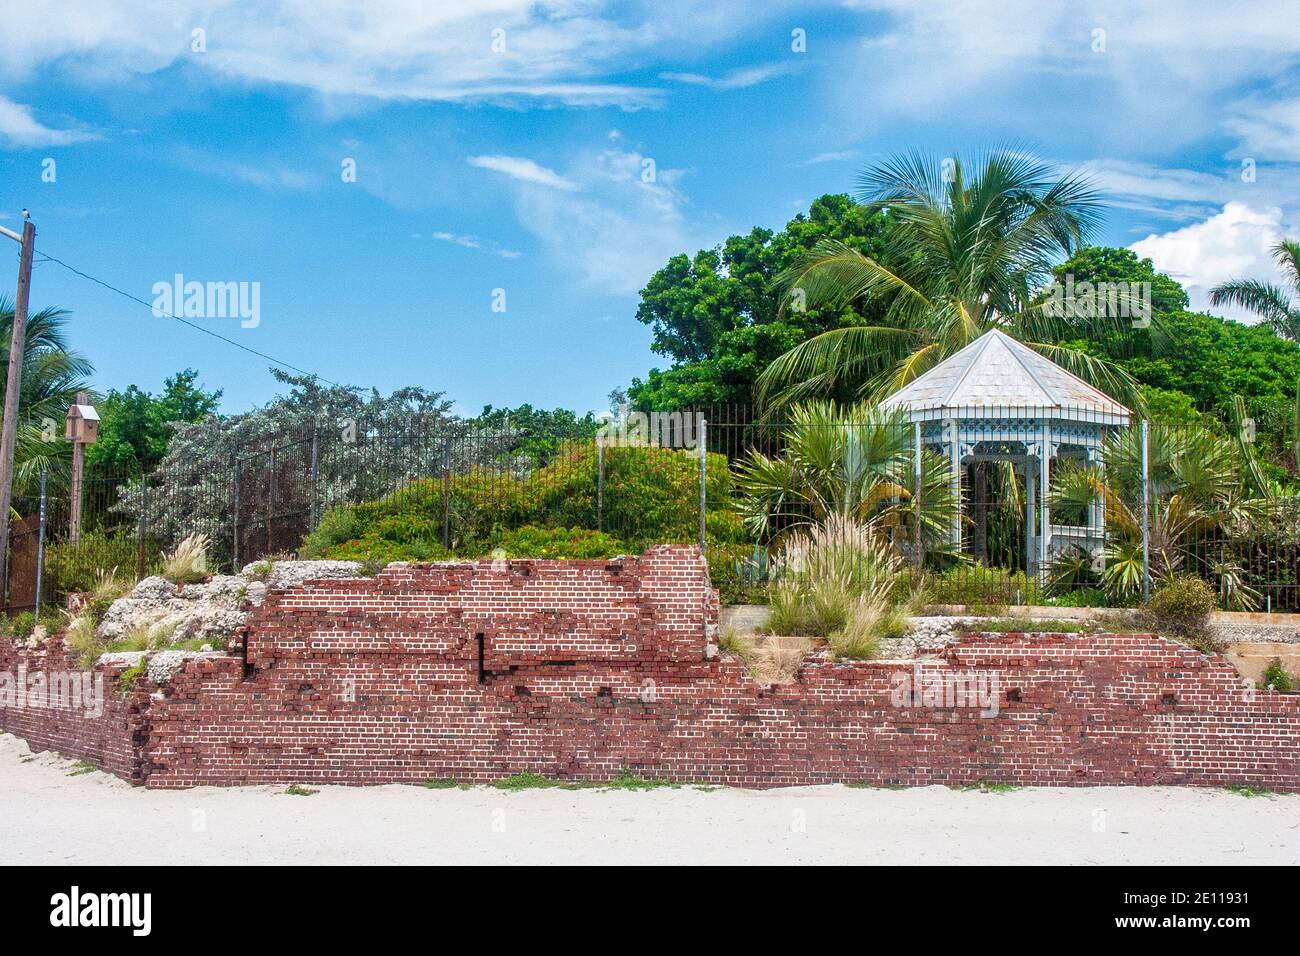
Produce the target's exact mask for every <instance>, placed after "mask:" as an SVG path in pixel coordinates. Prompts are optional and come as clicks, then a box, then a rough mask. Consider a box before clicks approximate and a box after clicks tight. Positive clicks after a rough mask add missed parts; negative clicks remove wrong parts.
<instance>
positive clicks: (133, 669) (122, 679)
mask: <svg viewBox="0 0 1300 956" xmlns="http://www.w3.org/2000/svg"><path fill="white" fill-rule="evenodd" d="M148 670H149V662H148V661H147V660H145V659H144V658H141V659H140V660H139V661H138V662H136V663H135V664H133V665H132V666H130V667H128V668H127V669H126V670H124V671H122V673H120V674H118V675H117V687H118V689H119V690H120V691H122V693H124V694H125V693H127V692H129V691H131V690H134V689H135V684H136V681H138V680H139V679H140V678H141V677H143V676H144V675H145V674H146V673H147V672H148Z"/></svg>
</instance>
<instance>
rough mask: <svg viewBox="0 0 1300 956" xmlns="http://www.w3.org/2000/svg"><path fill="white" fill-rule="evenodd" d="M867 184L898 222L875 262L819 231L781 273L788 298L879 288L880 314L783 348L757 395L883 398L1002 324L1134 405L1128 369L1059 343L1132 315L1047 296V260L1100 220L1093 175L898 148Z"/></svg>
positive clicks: (830, 300) (863, 195)
mask: <svg viewBox="0 0 1300 956" xmlns="http://www.w3.org/2000/svg"><path fill="white" fill-rule="evenodd" d="M859 185H860V201H861V202H863V203H865V204H867V205H868V206H869V207H870V208H872V209H873V210H883V211H884V212H885V213H886V214H887V215H888V216H889V218H890V219H892V220H893V222H894V226H893V228H892V229H891V230H890V233H889V237H888V240H887V242H888V251H887V253H886V254H885V255H884V256H882V257H881V259H880V260H876V259H873V258H871V257H869V256H866V255H863V254H862V253H860V252H858V251H856V250H854V249H851V248H850V247H848V246H846V245H844V244H843V243H839V242H836V241H833V240H822V241H821V242H819V243H818V244H817V245H816V246H815V247H814V248H813V250H812V252H811V253H810V254H809V255H808V256H807V257H806V258H805V259H803V260H802V261H801V262H799V263H798V264H797V265H796V266H794V267H792V268H791V269H789V270H787V271H786V272H784V273H782V274H781V275H780V276H778V278H777V280H776V281H777V284H778V286H780V287H781V288H782V289H783V302H784V306H783V307H784V308H787V309H788V308H796V309H797V308H802V307H804V306H805V305H808V304H817V305H830V306H835V307H843V306H846V305H848V304H850V303H853V302H855V301H857V300H859V299H862V298H867V297H879V298H881V299H883V300H884V301H885V302H887V310H886V318H885V321H884V323H883V324H880V325H872V326H863V325H855V326H849V327H846V328H840V329H833V330H831V331H828V332H823V333H822V334H820V335H817V336H814V337H813V338H811V339H809V340H807V341H806V342H803V343H801V344H800V345H798V346H796V347H795V348H793V349H791V350H790V351H788V352H786V353H785V354H784V355H782V356H780V357H779V358H778V359H777V360H776V361H774V362H773V363H772V364H771V365H770V366H768V368H767V369H766V370H765V371H764V372H763V373H762V375H761V376H760V377H759V379H758V383H757V397H758V399H759V401H760V402H762V403H764V404H769V403H775V404H782V403H785V402H789V401H794V400H799V399H802V398H806V397H808V396H814V395H826V394H836V393H844V392H845V391H851V392H853V393H855V394H857V395H859V396H862V397H866V398H879V397H881V396H883V395H884V394H887V393H889V392H892V391H894V390H896V389H898V388H900V387H901V386H903V385H905V384H907V383H908V382H910V381H911V380H912V379H914V378H916V377H917V376H919V375H921V374H922V373H923V372H925V371H926V370H927V369H930V368H933V367H934V366H935V365H937V364H938V363H939V362H941V361H943V360H944V359H945V358H947V357H948V356H950V355H952V354H953V353H954V352H956V351H958V350H959V349H961V348H962V347H964V346H966V345H968V344H969V343H970V342H971V341H973V340H974V339H976V338H978V337H979V336H980V335H982V334H984V333H985V332H987V331H989V330H990V329H994V328H997V329H1001V330H1003V331H1004V332H1006V333H1007V334H1009V335H1013V336H1015V337H1016V338H1018V339H1020V340H1021V341H1023V342H1025V343H1026V344H1027V345H1030V346H1031V347H1033V348H1034V349H1037V350H1038V351H1039V352H1041V353H1042V354H1043V355H1045V356H1047V357H1048V358H1049V359H1051V360H1052V361H1054V362H1057V363H1058V364H1060V365H1062V366H1064V367H1065V368H1066V369H1068V370H1069V371H1071V372H1073V373H1074V374H1076V375H1078V376H1079V377H1080V378H1083V379H1084V380H1086V381H1088V382H1090V383H1092V384H1093V385H1095V386H1097V387H1098V388H1101V389H1102V390H1104V391H1106V392H1108V393H1110V394H1111V395H1113V396H1114V397H1116V398H1117V399H1119V400H1120V401H1123V402H1126V403H1128V404H1129V405H1130V407H1134V403H1136V402H1137V389H1136V384H1135V382H1134V381H1133V379H1132V378H1131V377H1130V376H1129V375H1128V374H1127V373H1126V372H1124V371H1123V370H1122V369H1120V368H1119V367H1117V366H1115V365H1114V364H1112V363H1110V362H1107V361H1105V360H1102V359H1099V358H1096V357H1094V356H1090V355H1088V354H1086V353H1084V352H1082V351H1079V350H1077V349H1074V348H1070V347H1067V346H1062V345H1058V344H1054V343H1056V342H1058V341H1060V340H1062V339H1066V338H1070V339H1077V338H1081V337H1084V336H1085V335H1087V334H1089V333H1090V332H1093V331H1100V330H1102V329H1106V330H1110V329H1115V328H1120V327H1124V328H1127V327H1129V325H1130V322H1131V318H1130V317H1122V316H1120V315H1113V314H1101V315H1097V314H1094V313H1096V312H1102V313H1108V312H1117V311H1119V310H1108V309H1100V310H1099V309H1095V308H1094V309H1080V308H1074V305H1073V303H1066V305H1068V306H1069V307H1067V308H1064V309H1062V308H1059V306H1061V305H1062V304H1063V303H1062V301H1061V300H1060V299H1051V298H1049V297H1047V296H1045V295H1044V288H1045V286H1046V284H1047V283H1048V282H1050V281H1051V279H1052V267H1053V266H1054V265H1055V264H1056V263H1057V262H1058V261H1059V260H1060V259H1061V258H1063V257H1065V256H1068V255H1069V254H1070V253H1071V251H1072V250H1074V249H1075V248H1076V247H1077V246H1079V245H1081V244H1082V243H1083V242H1084V240H1085V239H1086V238H1087V236H1088V234H1089V233H1090V232H1091V230H1092V229H1093V227H1094V226H1095V225H1096V223H1097V221H1098V218H1099V215H1100V207H1099V203H1098V197H1097V193H1096V192H1095V191H1094V189H1093V188H1092V186H1091V185H1090V184H1089V183H1088V181H1087V180H1085V179H1083V178H1082V177H1079V176H1075V175H1065V176H1058V175H1057V174H1056V172H1055V171H1054V170H1053V169H1052V168H1051V167H1050V166H1048V165H1047V164H1045V163H1042V162H1040V161H1038V160H1035V159H1033V158H1030V157H1027V156H1025V155H1023V154H1021V153H1018V152H1014V151H1011V150H1006V149H1000V150H994V151H992V152H990V153H989V154H987V155H986V156H984V157H983V158H982V160H981V161H980V162H979V164H978V166H977V168H975V169H974V171H973V173H971V172H970V171H968V169H967V167H966V165H965V164H964V163H963V162H962V161H961V160H960V159H949V160H942V161H941V160H936V159H934V158H926V157H923V156H921V155H919V154H908V155H900V156H896V157H894V158H892V159H889V160H886V161H885V162H883V163H881V164H880V165H877V166H874V167H872V168H870V169H868V170H866V172H864V173H863V174H862V176H861V178H860V180H859ZM1123 304H1125V305H1130V304H1131V303H1129V302H1125V303H1123ZM1053 306H1057V307H1053Z"/></svg>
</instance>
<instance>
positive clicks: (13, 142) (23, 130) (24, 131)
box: [0, 96, 99, 148]
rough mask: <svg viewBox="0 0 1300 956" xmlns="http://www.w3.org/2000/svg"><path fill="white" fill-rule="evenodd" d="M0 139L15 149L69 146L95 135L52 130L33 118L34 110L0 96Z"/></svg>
mask: <svg viewBox="0 0 1300 956" xmlns="http://www.w3.org/2000/svg"><path fill="white" fill-rule="evenodd" d="M0 137H3V138H4V140H5V142H6V143H7V144H8V145H9V146H13V147H18V148H22V147H32V148H36V147H41V146H67V145H69V144H71V143H80V142H84V141H85V140H88V139H98V138H99V137H98V136H97V135H95V134H94V133H87V132H82V131H79V130H61V129H50V127H48V126H45V125H43V124H42V123H40V122H39V121H38V120H37V119H36V118H35V117H34V116H32V108H31V107H30V106H24V105H23V104H22V103H15V102H14V101H13V100H11V99H9V98H8V97H5V96H0Z"/></svg>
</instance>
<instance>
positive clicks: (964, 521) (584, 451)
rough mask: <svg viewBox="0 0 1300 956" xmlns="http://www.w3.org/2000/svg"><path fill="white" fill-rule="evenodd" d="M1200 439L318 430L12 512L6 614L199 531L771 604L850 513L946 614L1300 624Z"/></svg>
mask: <svg viewBox="0 0 1300 956" xmlns="http://www.w3.org/2000/svg"><path fill="white" fill-rule="evenodd" d="M1143 436H1145V440H1144V439H1143ZM1196 441H1199V442H1201V445H1197V444H1196V443H1195V442H1193V441H1192V440H1191V438H1190V437H1188V436H1181V435H1179V434H1177V433H1176V432H1173V431H1171V430H1169V429H1163V428H1159V429H1156V430H1154V431H1150V432H1149V431H1148V430H1147V429H1146V427H1145V426H1143V425H1142V424H1140V423H1129V424H1125V423H1123V422H1121V421H1119V420H1118V419H1116V418H1115V417H1114V416H1112V415H1106V414H1101V413H1098V412H1097V411H1096V410H1095V409H1072V410H1063V409H1059V408H1053V409H1028V408H1023V407H1022V408H1013V407H1008V408H1003V409H999V408H987V407H984V408H980V409H961V410H953V409H935V410H934V414H928V413H922V414H917V413H916V412H915V410H914V411H913V413H912V415H911V416H910V419H907V420H903V419H900V418H899V417H897V416H894V417H889V416H886V415H884V414H883V413H882V414H872V415H868V416H864V417H862V418H861V420H858V419H852V420H847V421H846V420H845V419H844V418H843V416H842V415H841V416H840V417H839V418H834V419H827V418H825V417H821V418H819V417H817V416H815V415H811V416H810V415H806V414H801V413H795V414H789V415H785V414H783V415H780V416H775V415H772V416H761V415H757V414H755V412H754V411H753V409H751V408H749V407H747V406H724V407H713V408H709V409H706V410H692V411H686V412H673V413H650V414H642V413H636V412H633V413H625V414H623V415H621V416H619V417H618V418H617V419H615V420H613V421H611V422H609V423H606V424H605V425H604V426H602V427H601V428H600V429H599V431H598V432H597V433H596V434H595V435H593V434H592V432H591V429H590V428H589V427H588V428H585V429H584V428H582V427H581V426H575V427H574V430H573V431H572V433H569V434H547V435H537V434H533V433H530V432H528V431H524V430H512V429H510V428H508V427H507V428H502V429H492V430H481V429H475V428H473V427H471V426H470V425H468V424H466V423H464V422H448V421H445V420H437V421H433V422H429V421H425V420H422V419H419V418H416V417H412V418H410V419H386V420H384V421H380V422H374V423H352V422H347V423H333V422H319V423H317V424H316V425H315V426H313V427H309V428H305V429H300V430H298V431H295V432H294V433H291V434H284V435H278V436H274V437H271V438H268V439H265V440H262V441H259V442H257V443H256V444H253V445H250V446H249V447H241V448H239V449H237V450H236V451H235V452H234V453H232V454H229V455H228V456H226V457H224V458H221V459H211V458H209V459H197V458H196V459H194V460H181V461H175V460H173V461H169V462H168V463H166V464H165V465H164V466H163V467H160V468H158V469H155V470H154V471H152V472H150V473H148V474H141V473H140V472H139V471H138V470H135V469H131V468H121V467H116V468H114V467H103V466H95V465H89V466H88V467H87V472H86V476H85V480H84V488H83V502H82V515H83V518H82V524H81V527H80V528H79V529H77V530H76V532H75V534H74V529H73V528H72V527H71V525H70V510H71V509H70V507H69V504H70V503H69V500H68V492H67V490H66V488H54V487H47V488H46V491H45V494H44V495H41V494H38V493H31V494H27V495H24V496H21V497H19V498H17V499H15V504H14V507H15V509H16V510H17V512H18V515H19V517H20V518H21V520H18V519H15V522H14V524H13V530H12V536H11V540H10V561H9V564H8V567H9V580H8V581H7V582H6V586H7V587H6V593H7V595H8V608H9V610H11V611H16V610H23V609H31V608H32V607H34V606H35V605H36V604H37V602H38V600H41V601H44V602H47V603H48V602H55V601H60V600H62V598H63V596H65V595H66V594H69V593H73V592H77V591H83V590H88V589H90V588H91V587H93V585H94V583H95V580H96V578H97V576H98V575H100V574H104V573H111V572H112V571H113V570H114V569H116V571H117V572H118V573H122V574H133V575H136V576H142V575H144V574H147V573H150V572H151V571H154V570H156V569H157V567H158V566H159V563H160V560H161V557H160V556H161V554H162V553H163V552H164V551H166V550H168V549H170V548H173V547H174V546H175V545H176V543H177V542H178V541H179V540H181V539H182V538H184V537H185V536H186V535H189V534H193V533H201V534H204V535H206V536H207V537H208V539H209V542H210V544H209V554H210V566H211V567H212V569H213V570H214V571H217V570H220V571H228V570H232V569H237V568H239V567H241V566H243V565H245V564H247V563H250V562H253V561H257V560H261V559H264V558H267V557H269V556H275V555H287V554H291V553H298V552H300V551H301V550H302V549H303V547H304V542H305V541H311V540H315V541H316V544H317V545H318V546H319V545H320V543H321V541H325V542H327V543H330V544H332V545H334V546H335V551H336V553H337V546H338V544H339V542H341V541H344V542H346V541H349V540H352V539H355V540H354V543H353V544H352V545H351V546H350V552H349V553H356V554H372V555H373V557H374V558H376V559H377V560H380V561H382V560H386V559H388V558H396V557H413V558H415V559H421V560H437V559H442V558H446V557H450V556H453V555H459V556H479V555H486V554H490V553H492V552H493V550H494V549H495V548H499V547H504V548H506V550H507V551H508V552H509V553H511V554H515V553H527V552H528V549H529V548H536V549H537V553H538V554H539V555H540V556H546V555H547V554H548V553H551V552H550V551H549V550H548V549H549V548H551V547H552V546H553V545H554V542H553V541H550V540H547V539H545V535H543V536H542V537H541V538H538V536H537V535H533V536H532V537H529V534H528V532H527V531H526V530H525V531H521V529H528V528H529V527H530V526H531V527H533V528H550V529H557V528H565V529H580V530H582V531H586V532H599V533H600V534H601V535H603V536H604V537H598V538H596V539H595V540H586V541H583V542H579V543H578V544H577V545H573V544H572V542H570V545H571V546H573V547H578V548H579V549H581V548H588V549H589V553H590V554H591V556H597V555H598V554H600V553H603V552H604V551H611V550H617V549H626V551H627V552H628V553H632V552H636V551H639V550H641V549H642V548H643V547H645V546H648V545H650V544H654V543H661V542H663V543H668V542H673V543H700V544H702V545H704V546H705V547H706V548H707V551H708V555H709V557H710V561H711V566H712V568H713V571H714V577H715V582H716V581H718V580H719V579H728V580H731V581H733V583H735V582H737V581H738V582H739V584H740V585H745V586H750V587H751V588H761V587H762V586H763V584H764V578H765V574H766V568H767V567H768V562H767V560H766V558H767V556H768V555H771V554H777V553H779V551H780V549H781V547H782V543H783V538H785V537H787V536H789V535H790V534H792V533H795V531H796V530H797V528H798V527H799V526H801V525H803V524H805V523H808V522H814V521H817V520H819V518H822V517H824V516H825V515H826V514H828V513H831V512H845V513H850V514H851V515H852V516H853V517H854V518H855V519H857V520H859V521H864V522H865V521H871V522H873V524H874V526H876V527H879V528H880V529H881V531H882V535H883V537H884V538H886V539H888V540H889V541H890V542H891V545H892V546H893V547H895V548H897V550H898V551H899V553H900V554H902V555H903V556H904V557H905V558H906V560H907V563H908V565H909V567H910V568H912V569H913V571H914V572H920V577H919V578H918V582H917V583H918V586H921V584H922V583H924V586H925V588H926V589H927V590H926V596H927V598H929V599H931V600H934V601H936V602H943V603H963V604H1019V603H1038V602H1042V601H1054V602H1058V603H1063V604H1089V603H1094V604H1101V603H1116V602H1122V601H1128V602H1130V603H1131V602H1135V601H1137V600H1140V598H1141V595H1142V591H1143V588H1144V587H1145V586H1147V584H1148V582H1149V581H1150V580H1151V579H1152V578H1155V579H1159V578H1160V577H1162V576H1164V575H1165V574H1167V573H1181V574H1193V575H1198V576H1201V577H1203V578H1204V579H1206V580H1207V581H1208V582H1210V583H1211V584H1212V585H1213V586H1214V587H1215V588H1216V589H1217V590H1219V591H1220V592H1221V593H1222V594H1223V596H1224V599H1225V603H1229V604H1233V603H1234V602H1236V603H1235V606H1244V607H1258V608H1259V609H1261V610H1272V611H1283V610H1285V611H1295V610H1300V581H1297V568H1298V567H1300V499H1296V498H1293V497H1268V496H1266V495H1262V494H1253V495H1252V494H1250V493H1249V492H1247V491H1246V490H1245V487H1244V486H1243V487H1242V488H1236V487H1235V486H1233V487H1229V485H1230V484H1232V483H1233V482H1236V483H1240V482H1241V481H1243V480H1244V479H1243V477H1242V473H1243V463H1242V461H1241V457H1240V456H1241V455H1242V454H1244V453H1245V452H1243V451H1242V449H1241V448H1240V447H1239V446H1234V445H1233V441H1232V439H1231V438H1229V437H1225V436H1215V437H1214V440H1213V441H1209V440H1207V439H1205V438H1204V437H1203V436H1202V437H1199V438H1197V439H1196ZM1180 442H1183V444H1182V445H1180V444H1179V443H1180ZM1202 445H1203V446H1204V447H1201V446H1202ZM1173 446H1177V448H1174V447H1173ZM1234 448H1235V449H1236V450H1235V452H1234V454H1236V455H1237V458H1235V459H1233V460H1232V461H1230V462H1228V461H1219V460H1217V459H1216V458H1215V456H1216V455H1217V456H1220V457H1222V456H1223V455H1225V454H1227V453H1228V452H1229V451H1233V449H1234ZM705 451H707V454H705V453H704V452H705ZM1246 451H1248V449H1246ZM1178 454H1181V455H1182V456H1183V458H1182V459H1179V460H1177V461H1175V459H1177V455H1178ZM1189 456H1199V458H1204V459H1205V460H1195V461H1188V460H1186V459H1187V458H1188V457H1189ZM1106 459H1110V460H1111V461H1112V463H1116V464H1117V467H1113V468H1111V469H1110V470H1106V469H1104V468H1102V465H1103V463H1104V461H1105V460H1106ZM1171 461H1175V466H1176V467H1171V465H1170V462H1171ZM1179 469H1181V472H1180V471H1179ZM1081 474H1083V475H1092V477H1093V478H1095V479H1096V482H1097V483H1096V484H1094V485H1085V484H1083V481H1084V479H1083V478H1081V477H1079V476H1080V475H1081ZM1189 480H1191V481H1193V482H1199V484H1196V485H1195V487H1192V488H1191V490H1190V491H1188V490H1187V487H1186V483H1187V482H1188V481H1189ZM1067 486H1068V487H1067ZM1069 488H1073V490H1074V491H1075V494H1074V495H1073V496H1071V495H1066V494H1064V491H1065V490H1069ZM1079 488H1085V489H1092V492H1095V493H1089V494H1085V495H1080V494H1079V493H1078V490H1079ZM344 505H353V506H358V508H357V509H356V511H357V513H356V514H352V515H349V514H347V513H344V512H340V511H338V509H339V508H340V506H344ZM323 523H324V524H325V525H326V527H325V528H324V529H322V524H323ZM1044 529H1047V533H1046V534H1044V533H1043V532H1044ZM313 532H316V534H315V535H314V536H313ZM309 536H311V537H309ZM560 537H563V536H562V535H561V536H560ZM344 550H348V549H347V548H345V549H344ZM316 553H321V552H320V551H319V548H318V550H317V552H316Z"/></svg>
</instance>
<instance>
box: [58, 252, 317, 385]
mask: <svg viewBox="0 0 1300 956" xmlns="http://www.w3.org/2000/svg"><path fill="white" fill-rule="evenodd" d="M40 256H41V259H40V261H41V262H53V263H54V264H56V265H60V266H63V268H65V269H67V270H68V271H69V272H71V273H73V274H74V275H79V276H81V278H83V279H89V280H90V281H91V282H93V283H95V284H96V285H101V286H103V287H104V288H105V289H108V290H109V291H110V292H116V293H117V294H118V295H120V296H123V297H125V298H127V299H130V300H131V301H132V302H138V303H139V304H140V305H142V306H144V307H145V308H146V309H148V310H149V311H150V312H153V313H154V314H157V312H158V311H159V310H157V309H155V308H154V306H153V303H151V302H146V301H145V300H144V299H140V298H137V297H136V296H133V295H132V294H131V293H130V292H126V291H124V290H122V289H119V288H118V287H117V286H115V285H113V284H111V283H109V282H105V281H104V280H103V279H97V278H95V277H94V276H92V275H89V274H87V273H85V272H82V271H81V270H80V269H76V268H73V267H72V266H70V265H68V264H67V263H66V262H64V261H63V260H62V259H59V258H56V257H55V256H52V255H50V254H49V253H48V252H40ZM163 315H165V316H167V318H170V319H175V320H176V321H177V322H179V323H181V324H182V325H188V326H189V327H190V328H192V329H194V330H196V331H198V332H202V333H203V334H204V335H210V336H212V337H213V338H214V339H220V340H221V341H222V342H225V343H226V344H227V345H233V346H234V347H235V348H237V349H243V350H244V351H245V352H248V353H249V354H251V355H256V356H257V357H258V358H263V359H266V360H267V361H268V362H270V363H271V364H272V365H276V366H279V367H280V368H282V369H289V370H291V371H294V372H301V373H302V374H303V375H310V376H312V377H313V378H317V379H320V380H321V381H322V382H326V383H327V384H329V385H333V386H335V387H336V388H342V387H343V386H342V385H339V383H338V382H335V381H333V380H332V379H328V378H326V377H325V376H324V375H321V374H320V373H318V372H312V371H308V370H307V369H305V368H299V367H298V366H297V365H293V364H291V363H289V362H285V361H281V360H280V359H278V358H274V357H273V356H270V355H267V354H266V353H265V352H259V351H258V350H257V349H251V348H249V347H248V346H247V345H244V344H242V343H240V342H236V341H235V340H234V339H232V338H228V337H226V336H224V335H222V334H221V333H219V332H213V331H212V330H211V329H205V328H204V327H203V326H201V325H198V324H196V323H194V322H190V321H189V320H188V319H184V318H181V317H180V316H179V315H176V314H175V313H173V312H164V313H163Z"/></svg>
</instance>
